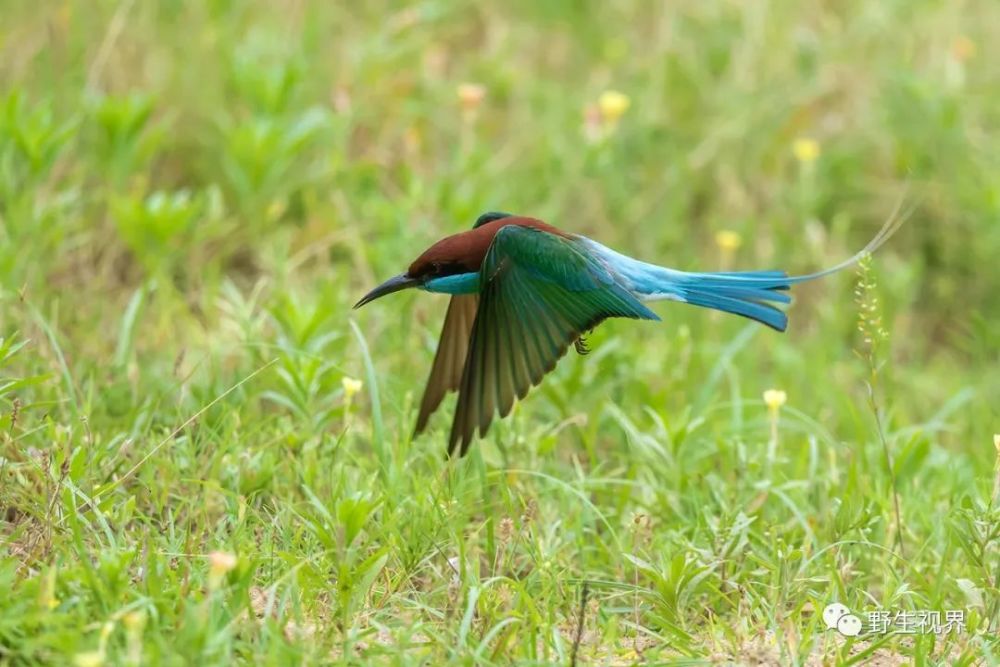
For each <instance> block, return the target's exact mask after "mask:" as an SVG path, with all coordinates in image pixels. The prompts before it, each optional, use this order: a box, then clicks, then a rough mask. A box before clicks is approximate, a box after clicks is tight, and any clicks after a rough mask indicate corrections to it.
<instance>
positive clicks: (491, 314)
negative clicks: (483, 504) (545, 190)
mask: <svg viewBox="0 0 1000 667" xmlns="http://www.w3.org/2000/svg"><path fill="white" fill-rule="evenodd" d="M480 286H481V287H480V294H479V307H478V309H477V310H476V318H475V322H474V324H473V325H472V335H471V339H470V341H469V351H468V356H467V357H466V359H465V367H464V369H463V371H462V379H461V384H460V387H459V396H458V406H457V407H456V410H455V420H454V422H453V423H452V427H451V437H450V438H449V442H448V452H449V453H454V451H455V449H456V448H458V449H459V451H460V453H461V454H463V455H464V454H465V452H466V451H468V448H469V445H470V443H471V442H472V439H473V438H474V437H475V433H476V430H477V429H478V431H479V435H480V436H482V435H484V434H485V433H486V430H487V429H488V428H489V425H490V422H491V421H493V418H494V416H495V415H497V414H499V415H500V417H505V416H506V415H507V414H508V413H509V412H510V409H511V407H512V406H513V404H514V399H515V397H516V398H523V397H524V395H525V394H527V393H528V390H529V389H530V388H531V387H532V386H533V385H537V384H538V383H539V382H541V380H542V378H543V377H544V376H545V374H546V373H548V372H549V371H551V370H552V369H553V368H555V365H556V362H557V361H558V360H559V358H560V357H562V356H563V355H564V354H565V353H566V350H567V349H568V347H569V346H570V344H572V343H573V342H574V341H576V340H577V339H578V338H579V337H580V335H581V334H582V333H584V332H585V331H588V330H590V329H593V328H594V327H595V326H597V325H598V324H599V323H601V322H602V321H604V320H605V319H607V318H609V317H630V318H636V319H648V320H656V319H659V318H658V317H657V316H656V314H655V313H653V312H652V311H651V310H649V309H648V308H646V307H645V306H644V305H642V303H640V302H639V301H638V299H636V298H635V297H634V296H633V295H632V293H631V292H629V291H628V290H626V289H625V288H624V287H622V286H621V285H620V284H619V283H618V281H617V279H616V277H615V276H614V275H613V274H612V273H611V272H610V271H609V270H608V268H607V267H606V266H604V264H603V263H601V262H600V261H599V260H598V259H596V258H594V257H593V256H592V255H590V254H589V253H588V252H587V250H586V248H585V247H583V246H582V245H581V244H580V242H579V241H577V240H574V239H572V238H566V237H562V236H557V235H555V234H550V233H548V232H544V231H541V230H538V229H532V228H529V227H521V226H517V225H509V226H507V227H503V228H502V229H501V230H500V231H498V232H497V234H496V236H495V237H494V238H493V243H492V244H491V245H490V248H489V251H488V252H487V253H486V258H485V259H484V260H483V265H482V268H481V269H480Z"/></svg>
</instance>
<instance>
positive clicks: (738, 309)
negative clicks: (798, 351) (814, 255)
mask: <svg viewBox="0 0 1000 667" xmlns="http://www.w3.org/2000/svg"><path fill="white" fill-rule="evenodd" d="M672 282H673V285H671V287H672V290H671V291H672V292H673V293H674V294H675V295H676V297H675V298H678V299H679V300H682V301H684V302H686V303H693V304H694V305H696V306H702V307H705V308H712V309H714V310H721V311H722V312H724V313H732V314H734V315H740V316H742V317H747V318H750V319H751V320H755V321H757V322H760V323H761V324H766V325H767V326H769V327H771V328H772V329H775V330H776V331H784V330H785V329H786V328H787V327H788V316H787V315H786V314H785V313H784V311H781V310H779V309H777V308H775V307H774V306H772V305H771V303H790V302H791V300H792V299H791V297H790V296H788V294H786V293H785V291H787V290H788V288H790V287H791V285H792V282H794V279H793V280H789V277H788V274H786V273H785V272H784V271H740V272H732V273H677V274H675V275H674V276H673V281H672Z"/></svg>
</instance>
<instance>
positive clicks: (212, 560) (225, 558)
mask: <svg viewBox="0 0 1000 667" xmlns="http://www.w3.org/2000/svg"><path fill="white" fill-rule="evenodd" d="M237 562H238V561H237V559H236V554H231V553H226V552H225V551H213V552H212V553H210V554H208V574H209V576H210V577H215V578H217V579H218V578H221V577H222V575H224V574H226V573H227V572H230V571H232V570H233V569H234V568H235V567H236V563H237Z"/></svg>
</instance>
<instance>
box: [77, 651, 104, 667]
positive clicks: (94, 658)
mask: <svg viewBox="0 0 1000 667" xmlns="http://www.w3.org/2000/svg"><path fill="white" fill-rule="evenodd" d="M73 664H75V665H76V667H101V665H103V664H104V652H103V651H87V652H86V653H77V654H76V655H75V656H74V657H73Z"/></svg>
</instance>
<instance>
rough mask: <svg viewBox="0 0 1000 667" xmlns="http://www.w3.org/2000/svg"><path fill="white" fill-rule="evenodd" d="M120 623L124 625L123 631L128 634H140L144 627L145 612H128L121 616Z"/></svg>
mask: <svg viewBox="0 0 1000 667" xmlns="http://www.w3.org/2000/svg"><path fill="white" fill-rule="evenodd" d="M122 623H124V624H125V629H126V630H128V631H129V632H142V629H143V628H144V627H146V612H144V611H130V612H129V613H127V614H125V615H124V616H122Z"/></svg>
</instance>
